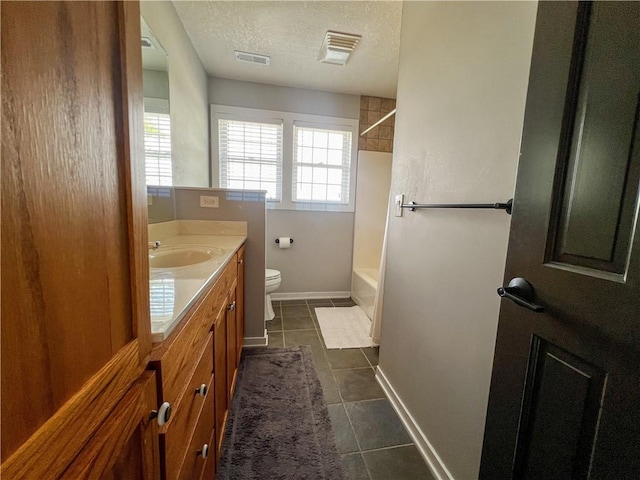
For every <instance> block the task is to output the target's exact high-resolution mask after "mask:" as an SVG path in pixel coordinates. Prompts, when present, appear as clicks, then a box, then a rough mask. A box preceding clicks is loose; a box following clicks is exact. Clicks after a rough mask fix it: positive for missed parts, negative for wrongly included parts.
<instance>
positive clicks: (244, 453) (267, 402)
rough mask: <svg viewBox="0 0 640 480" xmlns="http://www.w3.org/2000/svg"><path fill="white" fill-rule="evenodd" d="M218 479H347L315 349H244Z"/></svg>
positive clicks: (303, 347) (304, 347)
mask: <svg viewBox="0 0 640 480" xmlns="http://www.w3.org/2000/svg"><path fill="white" fill-rule="evenodd" d="M216 478H217V479H218V480H265V479H269V480H276V479H282V480H309V479H314V480H316V479H317V480H320V479H326V480H342V479H343V478H344V475H343V471H342V462H341V459H340V456H339V455H338V452H337V449H336V445H335V437H334V434H333V432H332V430H331V421H330V419H329V413H328V411H327V406H326V404H325V401H324V397H323V394H322V386H321V385H320V381H319V379H318V375H317V373H316V369H315V367H314V364H313V357H312V353H311V347H309V346H302V347H288V348H266V347H258V348H247V349H245V350H244V351H243V353H242V362H241V363H240V366H239V367H238V379H237V386H236V391H235V393H234V396H233V400H232V403H231V410H230V412H229V420H228V421H227V428H226V431H225V434H224V440H223V446H222V453H221V457H220V464H219V466H218V473H217V476H216Z"/></svg>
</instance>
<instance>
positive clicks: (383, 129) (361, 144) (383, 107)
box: [358, 96, 396, 152]
mask: <svg viewBox="0 0 640 480" xmlns="http://www.w3.org/2000/svg"><path fill="white" fill-rule="evenodd" d="M394 108H396V101H395V100H394V99H393V98H380V97H367V96H362V97H360V132H364V131H365V130H366V129H367V128H369V127H370V126H371V125H373V124H374V123H376V122H377V121H378V120H380V119H381V118H382V117H384V116H385V115H386V114H388V113H389V112H390V111H391V110H393V109H394ZM394 126H395V115H392V116H391V117H389V118H388V119H386V120H385V121H384V122H382V123H381V124H380V125H378V126H377V127H375V128H373V129H372V130H370V131H369V132H368V133H366V134H365V135H364V136H362V137H360V136H359V137H358V150H369V151H372V152H393V130H394Z"/></svg>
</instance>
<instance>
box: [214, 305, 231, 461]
mask: <svg viewBox="0 0 640 480" xmlns="http://www.w3.org/2000/svg"><path fill="white" fill-rule="evenodd" d="M226 314H227V303H226V302H225V303H224V304H223V305H221V306H220V310H219V311H218V315H216V319H215V322H214V323H213V377H214V384H215V407H214V408H215V417H216V418H215V424H216V450H217V451H218V452H219V451H220V446H221V445H222V436H223V433H224V423H225V419H226V416H227V409H228V403H227V402H228V398H227V321H226Z"/></svg>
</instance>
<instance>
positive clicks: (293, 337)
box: [284, 329, 322, 348]
mask: <svg viewBox="0 0 640 480" xmlns="http://www.w3.org/2000/svg"><path fill="white" fill-rule="evenodd" d="M284 340H285V344H286V345H287V347H293V346H296V345H311V346H312V347H313V346H317V347H320V348H322V344H321V343H320V338H319V337H318V332H316V330H315V329H314V330H292V331H290V332H284Z"/></svg>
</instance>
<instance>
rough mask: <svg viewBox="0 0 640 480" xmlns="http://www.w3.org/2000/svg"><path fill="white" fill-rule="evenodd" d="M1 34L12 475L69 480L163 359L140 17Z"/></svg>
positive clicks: (4, 353) (28, 11) (62, 5)
mask: <svg viewBox="0 0 640 480" xmlns="http://www.w3.org/2000/svg"><path fill="white" fill-rule="evenodd" d="M36 19H37V21H35V20H36ZM1 22H2V26H1V29H0V31H1V36H2V39H1V43H2V164H1V167H0V168H1V174H0V176H1V178H2V188H1V197H2V225H1V235H0V236H1V248H2V251H3V253H4V255H2V260H1V261H2V268H1V283H2V290H1V298H2V311H1V316H2V324H1V335H0V337H1V342H2V345H1V349H0V350H1V358H0V365H1V372H2V378H1V384H2V392H1V395H2V404H1V423H2V430H1V439H0V440H1V441H0V444H1V458H2V462H3V464H2V468H1V470H0V474H1V475H2V477H3V478H12V479H16V478H55V477H57V476H58V475H60V474H61V473H62V472H64V470H65V469H66V468H67V467H68V465H69V462H71V460H72V459H73V458H74V457H75V455H76V454H77V452H78V450H79V449H80V448H81V447H82V446H83V445H85V444H86V442H87V441H89V439H90V438H91V437H92V436H93V435H94V433H95V432H96V430H97V429H98V428H99V426H100V424H101V423H102V421H103V420H105V419H106V418H107V417H108V415H110V412H111V410H112V408H113V406H114V405H115V404H116V403H117V402H118V401H119V400H120V399H121V398H122V397H123V395H124V394H125V392H127V390H128V389H129V387H130V386H131V385H132V384H133V382H134V381H135V380H136V379H137V378H138V376H139V375H140V374H141V373H142V372H143V370H144V367H145V363H146V358H147V356H148V354H149V352H150V349H151V341H150V324H149V313H148V312H149V307H148V286H147V285H148V257H147V251H146V246H145V243H146V237H147V225H146V215H147V208H146V201H145V193H144V177H143V174H144V170H143V169H139V168H138V166H142V167H144V165H143V163H142V162H143V149H142V138H143V134H142V116H141V115H142V111H143V110H142V80H141V75H142V70H141V60H140V56H141V53H140V15H139V5H138V2H107V1H105V2H10V3H7V4H3V5H2V16H1Z"/></svg>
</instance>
